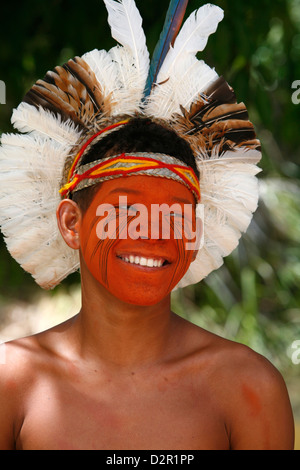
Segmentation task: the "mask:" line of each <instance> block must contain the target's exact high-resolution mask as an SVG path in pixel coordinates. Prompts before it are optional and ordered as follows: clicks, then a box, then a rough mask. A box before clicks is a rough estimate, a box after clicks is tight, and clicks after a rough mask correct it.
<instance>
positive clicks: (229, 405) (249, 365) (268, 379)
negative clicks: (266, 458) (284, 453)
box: [209, 335, 294, 449]
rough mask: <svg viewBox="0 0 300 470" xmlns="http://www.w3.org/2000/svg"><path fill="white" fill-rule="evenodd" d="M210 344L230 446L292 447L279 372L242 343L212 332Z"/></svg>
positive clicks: (287, 404)
mask: <svg viewBox="0 0 300 470" xmlns="http://www.w3.org/2000/svg"><path fill="white" fill-rule="evenodd" d="M209 344H210V348H211V353H212V356H213V357H214V358H215V360H214V362H213V370H214V373H213V377H212V381H213V384H214V386H215V388H216V390H219V402H220V403H221V405H222V410H223V412H224V417H225V422H226V426H227V429H228V432H229V435H230V441H231V446H232V448H233V449H293V446H294V421H293V414H292V409H291V404H290V400H289V395H288V391H287V388H286V384H285V382H284V379H283V377H282V375H281V374H280V372H279V371H278V370H277V369H276V368H275V367H274V366H273V364H272V363H271V362H270V361H269V360H268V359H266V358H265V357H263V356H262V355H260V354H258V353H257V352H255V351H253V350H252V349H251V348H249V347H247V346H245V345H243V344H239V343H235V342H232V341H229V340H226V339H223V338H220V337H218V336H215V335H212V336H210V340H209Z"/></svg>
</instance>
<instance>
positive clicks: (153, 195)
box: [0, 176, 293, 454]
mask: <svg viewBox="0 0 300 470" xmlns="http://www.w3.org/2000/svg"><path fill="white" fill-rule="evenodd" d="M120 195H123V196H125V195H126V196H127V202H128V205H129V206H132V205H134V204H138V203H141V204H144V205H146V206H148V207H149V205H150V204H153V203H159V204H161V203H168V204H169V205H170V204H173V203H178V204H179V205H181V206H183V205H184V204H194V200H193V195H192V193H191V192H190V191H189V190H188V189H187V188H186V187H185V186H184V185H182V184H180V183H178V182H174V181H169V180H165V179H164V178H152V177H148V176H140V177H139V176H132V177H128V178H120V179H118V180H117V179H116V180H112V181H110V182H105V183H103V184H102V186H101V187H100V189H99V190H98V191H97V192H96V194H95V196H94V199H93V200H92V202H91V204H90V206H89V207H88V209H87V211H86V212H84V213H83V212H82V211H81V210H80V208H79V207H78V205H77V204H76V203H75V202H74V201H72V200H68V199H66V200H63V201H62V202H61V203H60V205H59V207H58V209H57V220H58V226H59V229H60V231H61V234H62V237H63V239H64V241H65V243H66V244H67V245H68V246H69V247H70V248H71V249H73V250H78V251H79V254H80V261H81V269H80V271H81V292H82V306H81V309H80V311H79V312H78V314H77V315H75V316H74V317H73V318H71V319H70V320H68V321H66V322H65V323H63V324H61V325H58V326H55V327H54V328H51V329H50V330H47V331H45V332H43V333H40V334H37V335H34V336H29V337H27V338H24V339H20V340H16V341H12V342H10V343H8V344H7V345H5V348H4V350H2V357H5V363H4V364H3V365H1V364H0V449H1V450H2V449H3V450H4V449H7V450H10V449H20V450H25V449H26V450H47V449H50V450H77V449H100V450H110V451H113V450H115V449H118V450H123V449H124V450H143V449H145V450H157V449H160V450H164V449H165V450H166V451H169V450H174V451H176V450H183V451H189V453H191V454H192V451H193V450H198V449H208V450H214V449H216V450H229V449H253V450H254V449H292V448H293V417H292V412H291V406H290V402H289V397H288V394H287V390H286V387H285V384H284V381H283V379H282V377H281V375H280V374H279V373H278V371H277V370H276V369H275V368H274V367H273V366H272V365H271V364H270V363H269V362H268V361H267V360H266V359H265V358H263V357H261V356H260V355H258V354H256V353H255V352H253V351H252V350H251V349H249V348H247V347H246V346H243V345H240V344H237V343H234V342H232V341H228V340H226V339H223V338H221V337H220V336H217V335H215V334H213V333H210V332H208V331H205V330H203V329H202V328H199V327H198V326H196V325H194V324H192V323H190V322H188V321H186V320H184V319H183V318H181V317H180V316H178V315H176V314H175V313H174V312H173V311H172V309H171V291H172V289H173V288H174V286H175V285H176V284H177V283H178V281H179V280H180V278H181V277H182V276H183V275H184V273H185V272H186V271H187V269H188V267H189V266H190V263H192V262H193V259H194V257H195V255H196V253H197V249H195V250H193V249H191V250H187V249H186V243H185V242H186V240H185V239H184V238H176V236H175V235H176V234H177V233H178V231H179V230H180V228H181V227H182V224H183V220H182V217H180V216H178V213H176V214H174V217H172V218H171V231H170V234H171V236H170V239H166V238H163V231H161V232H160V226H158V227H157V226H156V227H154V228H155V230H156V236H155V238H152V239H151V237H149V230H148V231H147V230H146V228H147V225H148V226H149V224H150V225H151V217H150V218H149V214H148V216H147V217H146V216H145V217H143V218H142V219H140V222H141V226H140V227H136V229H138V230H136V232H138V235H139V236H138V237H136V239H131V238H121V236H122V234H124V230H125V228H128V229H129V227H131V229H133V227H134V223H135V222H137V220H138V219H137V217H138V215H137V214H134V211H132V212H131V211H130V212H129V213H127V211H126V210H125V209H124V208H122V207H121V209H118V211H121V214H119V215H120V218H119V220H118V222H117V224H116V233H117V234H118V236H117V237H116V238H111V239H101V237H100V238H99V233H100V232H101V221H103V216H101V215H99V213H98V215H97V207H99V205H101V204H103V203H104V202H106V203H109V204H113V205H117V206H118V204H119V196H120ZM179 215H180V214H179ZM132 222H133V225H131V223H132ZM195 223H196V220H195V214H194V215H193V216H192V220H191V221H190V224H191V225H190V227H191V230H194V229H195ZM99 224H100V225H99ZM148 228H149V227H148ZM200 228H201V225H200ZM97 230H98V233H97ZM132 232H134V230H132ZM132 232H131V233H132ZM151 233H152V232H151ZM160 233H161V235H160ZM133 255H137V256H143V257H145V258H147V257H151V259H155V258H157V259H158V260H160V261H161V260H166V261H167V263H165V264H162V266H160V267H159V266H157V267H154V266H153V267H144V266H143V267H142V266H136V265H134V264H130V263H128V262H127V261H124V258H126V257H128V256H129V259H130V256H133ZM122 258H123V259H122ZM186 305H187V307H186V311H185V312H184V313H185V314H186V315H187V316H188V315H189V313H190V311H189V308H188V303H186ZM200 318H201V312H200Z"/></svg>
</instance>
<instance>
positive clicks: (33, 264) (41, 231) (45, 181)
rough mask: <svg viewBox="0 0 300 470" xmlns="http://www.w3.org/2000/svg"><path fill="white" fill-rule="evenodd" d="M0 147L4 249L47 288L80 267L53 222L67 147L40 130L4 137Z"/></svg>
mask: <svg viewBox="0 0 300 470" xmlns="http://www.w3.org/2000/svg"><path fill="white" fill-rule="evenodd" d="M1 143H2V146H1V148H0V186H1V200H0V226H1V230H2V232H3V234H4V236H5V241H6V243H7V247H8V250H9V251H10V253H11V254H12V256H13V257H14V258H15V259H16V260H17V261H18V262H19V263H20V264H21V266H22V267H23V268H24V269H25V270H26V271H28V272H30V273H31V274H32V275H33V277H34V278H35V280H36V282H37V283H38V284H39V285H41V286H42V287H44V288H46V289H48V288H51V287H54V286H55V285H56V284H57V283H58V282H60V280H62V279H63V278H64V277H65V276H66V275H68V274H70V273H71V272H73V271H74V270H76V269H77V268H78V266H79V259H78V253H77V252H74V250H71V249H70V248H69V247H68V246H67V245H66V244H65V242H64V240H63V239H62V237H61V235H60V233H59V230H58V226H57V223H56V215H55V214H56V208H57V206H58V204H59V202H60V195H59V192H58V191H59V188H60V184H61V178H62V168H63V165H64V162H65V158H66V155H67V154H68V152H69V150H70V149H71V147H72V146H71V145H70V144H68V143H66V142H65V143H64V145H62V144H61V143H59V142H58V141H57V140H55V139H53V138H50V137H46V136H45V135H42V134H40V133H39V132H35V131H33V132H31V133H30V134H29V135H26V134H25V135H15V134H4V135H2V138H1Z"/></svg>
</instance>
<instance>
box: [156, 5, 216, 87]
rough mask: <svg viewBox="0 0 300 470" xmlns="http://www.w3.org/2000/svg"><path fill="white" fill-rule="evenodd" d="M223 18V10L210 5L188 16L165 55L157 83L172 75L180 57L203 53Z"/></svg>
mask: <svg viewBox="0 0 300 470" xmlns="http://www.w3.org/2000/svg"><path fill="white" fill-rule="evenodd" d="M223 17H224V12H223V10H222V9H221V8H219V7H217V6H215V5H211V4H207V5H203V6H202V7H201V8H199V10H197V11H195V12H193V13H192V14H191V15H190V16H189V18H188V19H187V20H186V21H185V23H184V24H183V26H182V28H181V31H180V33H179V34H178V36H177V38H176V40H175V43H174V47H171V48H170V50H169V52H168V54H167V55H166V58H165V60H164V63H163V65H162V67H161V69H160V72H159V75H158V83H159V82H162V81H164V80H166V79H167V78H168V77H169V76H170V75H171V74H172V70H173V68H174V67H176V63H177V62H178V61H181V60H182V57H184V56H185V57H186V56H187V55H194V56H195V55H196V54H197V52H200V51H203V49H204V48H205V46H206V44H207V41H208V37H209V36H210V34H212V33H214V32H215V31H216V29H217V27H218V24H219V22H220V21H222V19H223Z"/></svg>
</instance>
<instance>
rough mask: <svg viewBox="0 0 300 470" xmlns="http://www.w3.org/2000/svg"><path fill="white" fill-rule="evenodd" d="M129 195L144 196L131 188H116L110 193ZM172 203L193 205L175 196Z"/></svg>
mask: <svg viewBox="0 0 300 470" xmlns="http://www.w3.org/2000/svg"><path fill="white" fill-rule="evenodd" d="M122 192H124V193H127V194H134V195H136V196H141V195H142V192H141V191H139V190H137V189H131V188H122V187H120V188H116V189H112V190H111V191H109V193H108V194H109V195H111V194H119V195H120V196H121V194H120V193H122ZM172 201H173V202H182V203H183V204H191V201H189V200H188V199H185V198H182V197H177V196H174V197H172Z"/></svg>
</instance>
